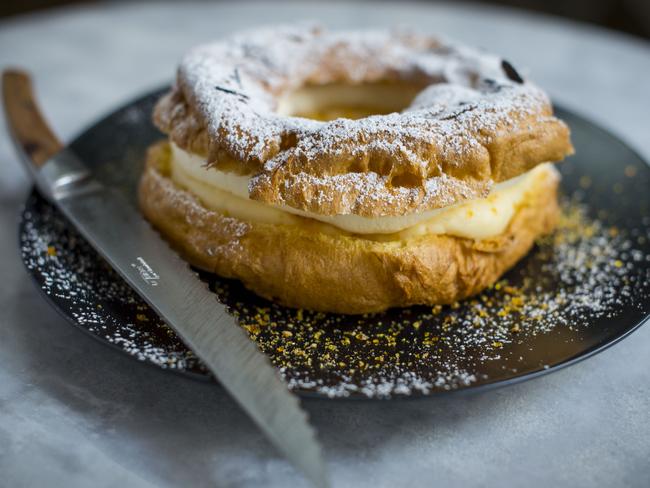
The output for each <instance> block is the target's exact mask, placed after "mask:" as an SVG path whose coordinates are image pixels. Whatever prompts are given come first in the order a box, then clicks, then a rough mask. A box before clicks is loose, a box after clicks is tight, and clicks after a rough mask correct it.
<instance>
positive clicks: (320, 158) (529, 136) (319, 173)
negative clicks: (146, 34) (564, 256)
mask: <svg viewBox="0 0 650 488" xmlns="http://www.w3.org/2000/svg"><path fill="white" fill-rule="evenodd" d="M376 82H387V83H411V84H418V85H419V86H421V87H422V91H421V92H420V94H419V95H418V96H417V97H416V98H415V100H414V101H413V102H412V103H411V105H410V106H409V107H407V108H406V109H405V110H403V111H402V112H400V113H392V114H388V115H376V116H371V117H366V118H363V119H359V120H350V119H336V120H332V121H329V122H319V121H314V120H308V119H305V118H301V117H291V116H282V115H279V114H278V113H277V106H278V100H279V99H280V97H282V96H283V95H285V94H287V93H290V92H291V91H292V90H295V89H296V88H299V87H301V86H305V85H313V84H332V83H342V84H352V85H354V84H357V85H358V84H364V83H376ZM154 120H155V123H156V125H157V126H158V127H159V128H160V129H161V130H162V131H163V132H165V133H166V134H168V135H169V138H170V140H171V141H173V142H174V143H175V144H177V145H178V146H180V147H181V148H183V149H185V150H187V151H189V152H192V153H195V154H198V155H201V156H205V157H206V161H207V162H208V164H211V165H215V166H217V167H219V166H223V167H225V168H227V169H229V170H233V171H236V172H238V173H242V174H248V175H251V176H252V178H253V179H252V181H251V184H250V186H249V193H250V198H252V199H254V200H258V201H261V202H264V203H268V204H276V205H286V206H290V207H293V208H296V209H299V210H303V211H307V212H313V213H318V214H321V215H339V214H356V215H361V216H365V217H376V216H384V215H405V214H408V213H413V212H421V211H425V210H430V209H435V208H442V207H445V206H448V205H452V204H454V203H457V202H460V201H462V200H467V199H474V198H481V197H484V196H486V195H487V194H488V193H489V191H490V189H491V187H492V185H493V184H494V183H495V182H499V181H504V180H507V179H510V178H512V177H514V176H517V175H519V174H521V173H524V172H526V171H528V170H530V169H531V168H532V167H534V166H535V165H537V164H539V163H542V162H546V161H557V160H560V159H562V158H564V157H565V156H566V155H567V154H570V153H571V152H572V146H571V142H570V140H569V129H568V128H567V126H566V125H565V124H564V123H563V122H562V121H560V120H558V119H557V118H555V117H554V116H553V111H552V107H551V104H550V102H549V99H548V97H547V96H546V94H545V93H544V92H543V91H542V90H540V89H539V88H537V87H536V86H535V85H534V84H532V83H530V82H528V81H526V80H524V79H523V78H522V77H521V76H520V75H519V73H517V72H516V71H515V70H514V68H513V67H512V66H511V65H510V64H509V63H507V62H506V61H504V60H502V59H501V58H498V57H495V56H492V55H489V54H485V53H482V52H481V53H479V52H478V51H474V50H472V49H469V48H466V47H464V46H459V45H456V44H454V43H451V42H448V41H445V40H441V39H437V38H432V37H429V36H423V35H417V34H413V33H399V32H348V33H341V32H327V31H324V30H322V29H319V28H305V27H296V28H287V29H283V30H270V31H265V30H260V31H255V32H247V33H244V34H241V35H240V36H236V37H233V38H231V39H229V40H226V41H221V42H217V43H214V44H210V45H206V46H201V47H198V48H196V49H194V50H192V51H191V52H190V53H189V54H188V55H187V56H185V58H184V59H183V61H182V63H181V65H180V68H179V71H178V76H177V81H176V84H175V86H174V87H173V88H172V90H171V91H170V93H168V94H167V95H166V96H164V97H163V98H162V99H161V100H160V102H159V103H158V105H157V106H156V109H155V113H154Z"/></svg>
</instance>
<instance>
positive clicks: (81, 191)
mask: <svg viewBox="0 0 650 488" xmlns="http://www.w3.org/2000/svg"><path fill="white" fill-rule="evenodd" d="M3 99H4V105H5V113H6V116H7V121H8V125H9V127H10V129H11V132H12V137H13V140H14V143H15V145H16V148H17V151H18V153H19V155H20V156H21V159H22V161H23V163H24V164H25V165H26V166H27V168H28V169H29V171H30V173H31V174H32V176H33V178H34V181H35V183H36V186H37V187H38V189H39V191H40V192H41V193H42V194H43V195H44V196H45V197H46V198H48V199H49V200H50V201H51V202H52V203H53V204H55V205H56V206H57V207H58V208H59V209H60V210H61V212H62V213H63V214H64V215H65V216H66V217H67V219H68V220H69V221H70V222H71V223H72V225H74V227H75V228H76V229H77V230H78V231H79V232H80V233H81V235H83V236H84V238H85V239H86V240H87V241H88V242H89V243H90V244H91V246H93V247H94V248H95V249H96V250H97V251H98V252H99V254H100V255H102V256H103V257H104V258H105V259H106V261H107V262H108V263H109V264H110V265H111V266H112V267H113V268H114V269H115V270H116V271H117V272H118V273H119V274H120V275H121V276H122V277H123V278H124V279H125V280H126V281H127V282H128V283H129V284H130V285H131V286H132V287H133V289H134V290H135V291H136V292H137V293H138V294H139V295H140V296H141V297H142V298H143V299H144V300H145V301H146V302H147V303H148V304H149V305H150V306H151V307H152V308H153V309H154V310H155V311H156V312H157V313H158V314H159V315H160V316H161V318H162V319H163V320H164V321H165V322H166V323H167V324H168V325H169V326H170V327H171V328H172V329H174V331H175V332H176V333H177V334H178V335H179V336H180V338H181V339H182V340H183V341H184V342H185V343H186V344H187V346H188V347H190V348H191V349H192V351H194V353H195V354H196V355H197V356H198V357H199V358H200V359H201V360H202V361H203V362H204V364H205V365H206V366H207V367H208V368H209V369H210V370H211V372H212V373H213V374H214V376H215V377H216V378H217V379H218V380H219V382H220V383H221V384H222V385H223V386H224V388H225V389H226V390H227V391H228V392H229V393H230V395H231V396H232V397H233V398H234V399H235V400H236V401H237V402H238V403H239V405H240V406H241V407H242V408H243V409H244V410H245V411H246V412H247V413H248V415H249V416H250V417H251V418H252V419H253V420H254V421H255V423H256V424H257V425H258V426H259V428H260V429H261V430H262V431H263V432H264V433H265V434H266V435H267V437H268V438H269V439H270V440H271V442H272V443H273V444H274V445H275V446H276V447H277V448H278V449H279V450H280V451H281V452H283V453H284V455H285V456H286V457H287V459H289V461H291V462H292V463H293V464H294V466H296V467H297V468H298V469H300V470H301V471H302V472H303V473H304V475H305V476H306V477H307V478H308V479H309V480H311V481H312V482H313V483H314V484H315V485H316V486H319V487H325V486H329V485H328V480H327V476H326V469H325V464H324V461H323V457H322V453H321V449H320V445H319V443H318V442H317V440H316V436H315V431H314V429H313V428H312V427H311V426H310V424H309V422H308V420H307V415H306V413H305V412H304V410H303V409H302V408H301V406H300V404H299V401H298V398H297V397H296V396H295V395H293V394H292V393H291V392H290V391H289V390H288V388H287V385H286V383H285V382H284V381H283V380H282V379H281V377H280V376H279V374H278V372H277V370H276V369H275V368H274V367H273V366H272V364H271V363H270V361H269V359H268V358H267V357H266V356H265V355H264V354H263V353H262V352H261V351H260V350H259V349H258V347H257V346H256V345H255V344H254V343H253V342H252V341H251V340H250V339H249V337H248V335H247V334H246V332H245V331H244V330H243V329H242V328H241V327H239V325H238V324H237V323H236V322H235V319H234V318H233V317H232V316H231V315H229V314H228V312H227V310H226V307H225V305H223V304H221V303H219V301H218V300H217V298H216V295H215V294H214V293H212V292H211V291H210V290H209V289H208V287H207V285H206V284H205V283H203V282H202V281H201V280H200V279H199V278H198V276H197V275H196V273H194V272H193V271H192V270H191V269H190V267H189V266H188V265H187V263H185V262H184V261H182V260H181V258H180V257H179V256H178V255H177V254H176V253H175V252H174V251H173V250H172V249H171V248H170V247H169V246H168V245H167V243H165V242H164V241H163V240H162V239H161V238H160V236H159V235H158V234H157V233H156V231H154V230H153V229H152V227H151V226H150V225H149V223H148V222H146V221H145V220H144V219H143V218H142V216H141V215H140V213H139V212H138V211H137V209H136V208H134V207H133V206H132V205H131V204H129V203H128V202H127V201H126V200H125V199H124V198H123V197H122V196H121V195H120V194H119V193H118V192H117V191H115V190H113V189H111V188H109V187H106V186H105V185H103V184H102V183H100V182H99V181H97V180H96V179H95V178H94V177H93V175H92V173H91V171H90V169H89V168H88V167H87V166H86V165H85V164H84V163H83V162H82V161H81V160H80V159H79V157H78V156H77V155H76V154H75V153H74V152H73V151H72V150H71V149H69V148H61V144H60V143H59V142H58V140H57V139H56V137H55V136H54V134H53V133H52V131H51V130H50V129H49V127H48V125H47V124H46V123H45V121H44V119H43V117H42V116H41V114H40V111H39V110H38V107H37V105H36V103H35V100H34V97H33V92H32V90H31V82H30V79H29V76H28V75H27V74H26V73H24V72H21V71H14V70H8V71H5V72H4V73H3Z"/></svg>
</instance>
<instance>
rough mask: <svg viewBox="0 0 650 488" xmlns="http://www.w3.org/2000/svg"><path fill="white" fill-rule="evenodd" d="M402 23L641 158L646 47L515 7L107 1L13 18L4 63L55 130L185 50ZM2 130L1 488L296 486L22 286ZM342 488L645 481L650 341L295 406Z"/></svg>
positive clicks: (252, 437) (219, 419) (164, 377)
mask: <svg viewBox="0 0 650 488" xmlns="http://www.w3.org/2000/svg"><path fill="white" fill-rule="evenodd" d="M301 18H307V19H316V20H319V21H321V22H323V23H325V24H328V25H332V26H336V27H351V26H355V27H357V26H370V25H393V24H396V23H397V24H404V25H413V26H416V27H417V28H420V29H422V30H427V31H435V32H445V33H447V34H449V35H452V36H454V37H456V38H460V39H462V40H464V41H466V42H468V43H472V44H476V45H480V46H484V47H486V48H489V49H491V50H494V51H496V52H498V53H501V54H503V55H504V56H505V57H506V58H507V59H509V60H511V61H513V62H514V63H515V64H516V65H517V66H523V67H526V68H527V69H529V70H530V72H531V73H532V74H533V75H534V78H535V79H536V80H537V82H538V83H539V84H541V85H542V86H544V87H545V88H547V89H548V90H549V92H550V93H551V94H552V96H553V97H554V98H555V99H556V100H559V101H561V102H562V103H563V104H565V105H566V106H568V107H571V108H573V109H575V110H576V111H578V112H580V113H583V114H585V115H587V116H589V117H590V118H592V119H594V120H596V121H598V122H599V123H601V124H602V125H604V126H606V127H608V128H610V129H611V130H613V131H614V132H616V133H617V134H619V135H620V136H622V137H623V138H624V139H625V140H627V141H628V142H629V143H631V144H632V145H633V146H634V147H636V148H637V149H638V150H639V151H640V152H641V153H642V154H644V155H645V156H646V158H648V159H650V137H648V134H649V133H648V130H649V127H650V124H649V113H650V112H649V109H650V90H649V88H648V83H647V80H648V79H650V47H649V45H648V44H647V43H644V42H642V41H639V40H635V39H632V38H629V37H624V36H621V35H618V34H615V33H612V32H608V31H604V30H599V29H596V28H592V27H587V26H581V25H576V24H572V23H568V22H566V21H562V20H559V19H553V18H548V17H539V16H531V15H528V14H524V13H517V12H513V11H509V10H497V9H485V8H478V7H471V6H452V5H428V4H403V3H400V4H397V2H396V4H367V3H366V4H363V3H361V4H344V3H329V4H321V5H318V4H314V3H300V4H298V3H295V4H269V3H259V4H246V3H239V2H238V3H237V4H215V3H187V4H185V3H181V2H178V3H176V4H152V3H146V4H145V3H141V4H139V3H130V4H129V3H117V4H115V3H113V4H106V5H104V4H98V5H94V6H90V7H81V8H79V7H77V8H71V9H64V10H54V11H48V12H46V13H42V14H38V15H33V16H26V17H20V18H15V19H9V20H5V21H3V22H2V23H0V66H2V67H5V66H8V65H19V66H24V67H27V68H28V69H30V70H31V71H32V72H33V74H34V75H35V77H36V83H37V88H38V93H39V95H40V99H41V101H42V104H43V106H44V107H45V110H46V112H47V114H48V116H49V117H50V119H51V121H52V124H53V126H54V127H55V128H56V130H57V131H58V133H59V134H60V135H61V137H62V138H63V139H64V140H69V139H70V138H71V137H72V136H73V135H74V134H75V133H76V132H77V131H79V130H80V129H81V128H82V127H83V126H85V125H86V124H88V123H90V122H92V121H93V120H94V119H95V118H96V117H97V116H98V115H100V114H102V113H104V112H105V111H108V110H109V109H111V108H112V107H114V106H115V105H116V104H120V103H122V102H123V101H125V100H126V99H129V98H131V97H132V96H134V95H135V94H138V93H140V92H142V91H144V90H147V89H149V88H151V87H154V86H157V85H160V84H161V83H164V82H167V81H169V80H170V79H171V77H172V75H173V71H174V67H175V64H176V62H177V61H178V59H179V57H180V55H181V54H182V53H183V51H185V50H186V49H187V48H188V47H189V46H191V45H193V44H196V43H197V42H201V41H204V40H207V39H211V38H214V37H218V36H221V35H223V34H225V33H227V32H229V31H232V30H235V29H238V28H241V27H250V26H253V25H258V24H262V23H271V22H278V21H283V22H293V21H295V20H296V19H301ZM5 129H6V127H5V125H4V121H1V122H0V168H1V171H0V228H1V229H2V231H1V232H0V277H1V279H2V285H1V286H0V365H1V366H0V486H7V487H22V486H65V487H70V488H74V487H86V486H95V487H117V486H129V487H153V486H157V487H170V486H236V487H246V486H251V487H252V486H305V483H304V481H303V480H302V479H301V478H300V477H299V475H298V474H297V473H296V472H295V471H294V470H293V469H292V468H291V467H290V466H289V465H288V464H287V463H286V462H285V461H284V460H283V459H282V457H281V456H280V455H279V454H278V453H277V452H276V451H275V450H274V449H272V448H271V446H270V445H269V443H268V442H267V441H266V440H265V439H264V437H263V436H262V435H261V434H260V433H259V432H258V430H257V429H256V428H255V427H254V426H253V425H252V423H251V422H250V421H249V420H248V419H247V418H246V417H245V416H244V414H243V413H242V412H241V411H240V410H239V409H238V408H237V407H236V405H235V404H234V403H233V401H231V400H230V399H229V398H228V396H227V395H226V394H225V393H224V392H223V391H222V390H221V389H220V388H219V387H217V386H214V385H208V384H202V383H197V382H194V381H190V380H187V379H185V378H182V377H179V376H176V375H173V374H166V373H163V372H160V371H158V370H156V369H154V368H151V367H146V366H143V365H141V364H139V363H137V362H135V361H133V360H132V359H130V358H128V357H126V356H124V355H121V354H118V353H116V352H114V351H113V350H110V349H109V348H107V347H105V346H103V345H102V344H100V343H98V342H96V341H94V340H93V339H91V338H89V337H88V336H86V335H84V334H81V333H80V332H79V331H77V330H75V329H74V328H72V327H70V326H69V325H68V324H67V323H66V322H65V321H64V319H62V318H61V317H60V316H59V315H57V313H56V312H55V311H54V310H53V309H51V308H50V307H49V305H48V304H47V303H46V302H45V301H44V299H43V298H42V297H41V296H40V294H39V292H38V291H37V290H36V289H35V287H34V285H33V284H32V282H31V281H30V279H29V278H28V276H27V274H26V272H25V271H24V270H23V267H22V264H21V262H20V258H19V253H18V249H17V245H16V230H15V229H16V222H17V218H18V211H19V208H20V205H21V203H22V201H23V200H24V198H25V196H26V194H27V192H28V188H29V184H28V182H27V180H26V178H25V176H24V174H23V172H22V170H21V168H20V167H19V165H18V162H17V160H16V157H15V155H14V153H13V150H12V148H11V146H10V143H9V140H8V137H7V135H6V130H5ZM305 406H306V408H307V409H308V410H309V413H310V415H311V417H312V419H313V422H314V424H315V425H316V426H317V428H318V430H319V431H320V435H321V439H322V441H323V443H324V446H325V451H326V455H327V459H328V464H329V468H330V471H331V475H332V479H333V482H334V485H335V486H354V487H357V486H445V487H448V486H452V487H453V486H463V487H472V486H502V487H510V486H532V487H546V486H567V487H568V486H570V487H582V486H584V487H587V486H589V487H592V486H639V487H645V486H648V484H649V483H650V327H648V326H646V327H642V328H641V329H640V330H639V331H637V332H635V333H634V334H633V335H632V336H631V337H630V338H629V339H627V340H625V341H623V342H622V343H620V344H618V345H617V346H615V347H613V348H611V349H609V350H607V351H605V352H603V353H602V354H599V355H597V356H596V357H594V358H592V359H589V360H588V361H585V362H582V363H580V364H577V365H575V366H573V367H571V368H568V369H565V370H562V371H560V372H557V373H555V374H552V375H549V376H546V377H543V378H540V379H537V380H535V381H530V382H526V383H523V384H520V385H517V386H513V387H509V388H505V389H500V390H497V391H492V392H488V393H484V394H480V395H467V396H456V397H448V398H444V399H434V400H424V401H423V400H419V401H398V402H375V403H371V402H328V401H306V402H305Z"/></svg>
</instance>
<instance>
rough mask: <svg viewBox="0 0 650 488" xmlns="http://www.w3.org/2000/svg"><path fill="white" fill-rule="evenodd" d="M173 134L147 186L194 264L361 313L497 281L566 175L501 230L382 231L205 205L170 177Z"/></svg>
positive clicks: (157, 154)
mask: <svg viewBox="0 0 650 488" xmlns="http://www.w3.org/2000/svg"><path fill="white" fill-rule="evenodd" d="M169 159H170V150H169V145H168V143H167V142H164V143H160V144H157V145H154V146H152V148H151V149H150V151H149V153H148V156H147V162H146V167H145V170H144V172H143V175H142V179H141V182H140V188H139V201H140V207H141V209H142V212H143V213H144V215H145V216H146V218H147V219H148V220H149V221H150V222H151V223H152V224H153V225H154V226H155V227H156V228H157V229H158V230H159V231H160V232H161V233H162V235H163V236H164V237H165V238H166V239H167V240H168V241H169V242H170V243H171V244H172V245H173V246H174V247H175V248H176V249H177V250H178V251H179V252H180V253H181V255H182V256H183V257H184V258H185V259H187V260H188V261H189V262H190V263H191V264H193V265H194V266H197V267H199V268H201V269H204V270H207V271H210V272H214V273H217V274H219V275H221V276H225V277H228V278H237V279H239V280H241V281H242V282H243V283H244V285H245V286H246V287H248V288H249V289H251V290H253V291H254V292H255V293H257V294H259V295H261V296H263V297H266V298H269V299H272V300H275V301H278V302H280V303H282V304H285V305H288V306H292V307H300V308H308V309H313V310H322V311H329V312H340V313H349V314H358V313H366V312H377V311H381V310H385V309H387V308H390V307H402V306H409V305H413V304H425V305H437V304H448V303H453V302H455V301H457V300H460V299H463V298H466V297H468V296H471V295H473V294H476V293H478V292H480V291H481V290H483V289H484V288H486V287H487V286H490V285H491V284H492V283H494V282H495V281H496V280H497V279H498V278H499V277H500V276H501V275H502V274H503V273H504V272H505V271H506V270H508V269H509V268H510V267H512V266H513V265H514V264H515V263H516V262H517V261H518V260H519V259H520V258H521V257H522V256H524V255H525V254H526V253H527V252H528V251H529V249H530V248H531V246H532V245H533V243H534V241H535V239H536V238H537V237H539V236H540V235H542V234H544V233H547V232H549V231H550V230H551V229H552V228H553V227H554V225H555V223H556V220H557V217H558V213H559V209H558V204H557V187H558V178H557V177H548V176H547V177H545V178H540V179H539V180H538V181H536V184H535V185H534V191H531V192H530V193H529V194H528V195H526V199H525V203H524V204H522V205H521V206H520V207H519V208H518V209H517V211H516V213H515V216H514V217H513V219H512V220H511V222H510V224H509V226H508V228H507V230H506V231H505V232H504V233H503V234H502V235H500V236H498V237H496V238H491V239H486V240H481V241H474V240H471V239H465V238H458V237H453V236H447V235H428V236H423V237H417V238H412V239H410V240H406V241H383V242H379V241H375V240H371V239H367V238H364V237H362V236H357V235H350V234H345V233H342V232H319V231H318V230H317V229H315V228H314V227H312V226H310V219H305V225H304V226H303V225H275V224H267V223H258V222H245V221H242V220H239V219H236V218H232V217H227V216H225V215H223V214H220V213H218V212H215V211H212V210H209V209H207V208H206V207H204V206H203V205H202V204H201V202H200V201H199V200H198V199H197V198H196V197H195V196H194V195H192V194H191V193H189V192H188V191H185V190H184V189H182V188H180V187H178V186H177V185H176V184H174V182H172V180H171V179H170V178H169Z"/></svg>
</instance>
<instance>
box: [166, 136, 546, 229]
mask: <svg viewBox="0 0 650 488" xmlns="http://www.w3.org/2000/svg"><path fill="white" fill-rule="evenodd" d="M171 147H172V158H171V178H172V180H173V181H174V182H175V183H176V184H178V185H179V186H181V187H183V188H185V189H187V190H189V191H190V192H191V193H193V194H194V195H196V196H197V197H198V198H199V199H200V200H201V201H202V202H203V204H204V205H205V206H207V207H208V208H210V209H212V210H215V211H218V212H221V213H224V214H226V215H229V216H232V217H235V218H238V219H241V220H248V221H253V222H265V223H272V224H294V225H299V224H300V223H303V222H304V220H302V219H301V218H300V217H307V218H309V219H313V220H317V221H320V222H324V223H326V224H330V225H331V226H334V227H336V228H338V229H341V230H344V231H347V232H351V233H354V234H368V235H372V234H399V238H405V237H411V236H417V235H425V234H447V235H454V236H459V237H467V238H470V239H477V240H478V239H486V238H489V237H494V236H497V235H499V234H502V233H503V232H504V231H505V229H506V227H507V226H508V224H509V223H510V220H511V219H512V217H513V215H514V214H515V212H516V210H517V207H518V206H519V205H520V204H521V203H522V202H523V201H524V200H525V198H526V195H527V194H528V193H529V192H530V191H533V190H534V188H535V185H536V182H537V181H538V180H539V179H540V178H557V177H558V172H557V170H556V169H555V168H554V167H553V165H552V164H550V163H544V164H540V165H538V166H536V167H535V168H533V169H532V170H530V171H528V172H527V173H524V174H523V175H520V176H518V177H516V178H512V179H510V180H507V181H504V182H501V183H498V184H496V185H494V187H493V189H492V191H491V192H490V194H489V195H488V196H487V197H486V198H481V199H476V200H469V201H465V202H462V203H458V204H455V205H451V206H448V207H444V208H439V209H434V210H427V211H424V212H417V213H413V214H408V215H400V216H382V217H362V216H359V215H352V214H350V215H319V214H316V213H313V212H305V211H302V210H298V209H295V208H291V207H288V206H274V205H268V204H265V203H262V202H258V201H255V200H251V199H250V198H249V197H248V184H249V182H250V177H249V176H242V175H237V174H234V173H232V172H224V171H220V170H218V169H215V168H208V167H206V166H205V160H204V159H203V158H201V157H200V156H197V155H195V154H191V153H188V152H186V151H184V150H182V149H180V148H179V147H178V146H176V145H175V144H173V143H172V144H171Z"/></svg>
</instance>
